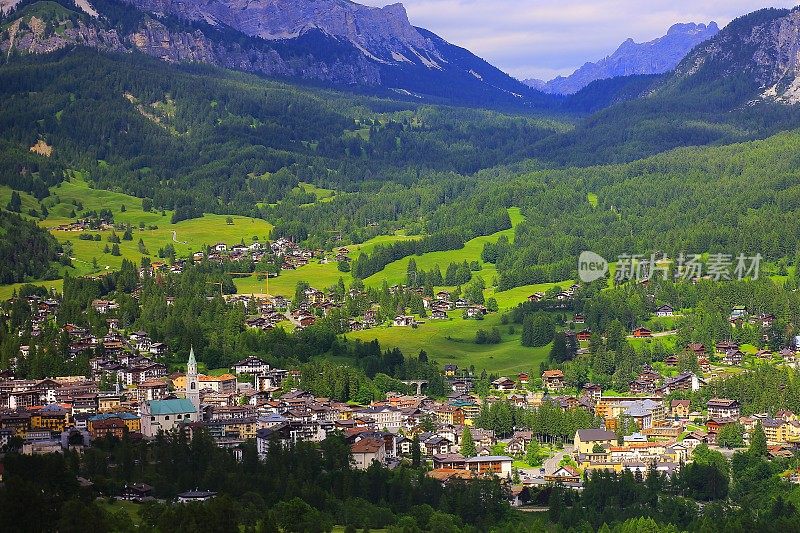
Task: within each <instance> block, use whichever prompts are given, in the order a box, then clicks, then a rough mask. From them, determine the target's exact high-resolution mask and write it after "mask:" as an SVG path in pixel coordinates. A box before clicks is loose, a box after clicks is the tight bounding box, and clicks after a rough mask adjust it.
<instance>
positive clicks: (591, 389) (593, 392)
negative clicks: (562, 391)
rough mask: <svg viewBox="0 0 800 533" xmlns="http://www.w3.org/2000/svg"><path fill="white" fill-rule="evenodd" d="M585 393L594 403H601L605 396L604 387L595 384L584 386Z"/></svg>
mask: <svg viewBox="0 0 800 533" xmlns="http://www.w3.org/2000/svg"><path fill="white" fill-rule="evenodd" d="M583 393H584V394H585V395H586V396H588V397H589V398H591V399H592V401H593V402H599V401H600V398H601V397H602V396H603V387H601V386H600V385H597V384H595V383H587V384H586V385H584V386H583Z"/></svg>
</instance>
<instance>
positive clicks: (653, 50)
mask: <svg viewBox="0 0 800 533" xmlns="http://www.w3.org/2000/svg"><path fill="white" fill-rule="evenodd" d="M718 32H719V27H718V26H717V24H716V23H715V22H710V23H709V24H707V25H706V24H696V23H691V22H690V23H679V24H674V25H673V26H672V27H670V28H669V30H668V31H667V33H666V35H664V36H662V37H659V38H657V39H653V40H652V41H648V42H644V43H637V42H635V41H634V40H633V39H631V38H628V39H626V40H625V41H624V42H623V43H622V44H621V45H620V46H619V48H617V50H616V51H615V52H614V53H613V54H611V55H610V56H608V57H606V58H604V59H601V60H600V61H597V62H595V63H586V64H584V65H583V66H582V67H581V68H579V69H578V70H576V71H575V72H574V73H572V74H571V75H569V76H566V77H564V76H559V77H557V78H555V79H553V80H550V81H549V82H546V83H545V84H544V86H542V85H541V82H536V81H535V80H531V81H526V83H528V85H529V86H531V87H537V88H540V90H543V91H545V92H549V93H556V94H573V93H576V92H578V91H579V90H581V89H582V88H584V87H586V86H587V85H589V84H590V83H591V82H593V81H596V80H603V79H608V78H616V77H618V76H631V75H636V74H662V73H664V72H668V71H670V70H673V69H674V68H675V66H676V65H677V64H678V63H679V62H680V61H681V60H682V59H683V58H684V57H686V54H687V53H689V51H690V50H691V49H692V48H694V47H695V46H697V45H698V44H700V43H702V42H704V41H707V40H708V39H710V38H712V37H713V36H715V35H716V34H717V33H718Z"/></svg>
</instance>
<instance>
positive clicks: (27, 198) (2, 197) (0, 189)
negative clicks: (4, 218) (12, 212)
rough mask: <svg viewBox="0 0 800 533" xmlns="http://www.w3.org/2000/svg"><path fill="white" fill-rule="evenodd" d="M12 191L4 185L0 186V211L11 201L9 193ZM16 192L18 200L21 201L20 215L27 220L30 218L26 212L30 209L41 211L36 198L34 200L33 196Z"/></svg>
mask: <svg viewBox="0 0 800 533" xmlns="http://www.w3.org/2000/svg"><path fill="white" fill-rule="evenodd" d="M12 190H13V189H11V187H7V186H5V185H0V208H1V209H5V208H6V206H7V205H8V201H9V200H11V192H12ZM17 192H19V197H20V200H22V209H20V214H22V215H23V216H25V217H27V218H30V217H29V216H28V212H29V211H30V210H31V209H35V210H36V211H39V209H41V208H40V206H39V201H38V200H37V199H36V198H34V197H33V196H31V195H30V194H28V193H26V192H21V191H17Z"/></svg>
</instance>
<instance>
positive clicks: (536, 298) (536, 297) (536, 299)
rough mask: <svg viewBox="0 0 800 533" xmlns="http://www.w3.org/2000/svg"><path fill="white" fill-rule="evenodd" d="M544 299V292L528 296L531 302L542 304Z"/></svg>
mask: <svg viewBox="0 0 800 533" xmlns="http://www.w3.org/2000/svg"><path fill="white" fill-rule="evenodd" d="M543 299H544V293H542V292H534V293H533V294H531V295H530V296H528V301H529V302H541V301H542V300H543Z"/></svg>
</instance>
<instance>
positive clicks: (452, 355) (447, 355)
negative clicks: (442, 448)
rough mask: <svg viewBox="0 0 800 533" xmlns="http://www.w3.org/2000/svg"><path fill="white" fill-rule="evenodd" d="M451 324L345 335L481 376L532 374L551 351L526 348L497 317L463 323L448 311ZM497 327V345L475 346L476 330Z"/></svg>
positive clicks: (432, 322) (431, 322) (439, 322)
mask: <svg viewBox="0 0 800 533" xmlns="http://www.w3.org/2000/svg"><path fill="white" fill-rule="evenodd" d="M449 315H450V317H451V318H450V320H430V319H426V320H425V323H424V324H421V325H420V326H419V327H417V328H416V329H412V328H406V327H387V326H382V327H378V328H373V329H369V330H364V331H356V332H352V333H348V334H347V338H348V339H361V340H363V341H371V340H373V339H377V340H378V342H380V344H381V347H383V348H394V347H398V348H400V350H401V351H402V352H403V353H404V354H405V355H411V356H413V355H416V354H418V353H419V351H420V350H425V351H426V352H427V353H428V357H429V358H430V359H431V360H434V359H435V360H436V361H437V362H438V363H439V364H440V365H443V364H450V363H452V364H457V365H458V366H459V367H461V368H465V367H469V366H470V365H475V368H476V369H477V370H478V372H480V371H481V370H482V369H484V368H485V369H486V370H487V371H488V372H496V373H507V374H513V373H515V372H521V371H530V370H535V371H537V372H538V368H539V363H540V362H541V361H544V360H545V359H546V358H547V355H548V354H549V353H550V347H549V346H545V347H541V348H526V347H524V346H522V345H521V344H520V336H521V332H522V329H521V327H520V326H518V325H515V326H514V329H515V333H513V334H511V333H509V329H508V328H509V326H503V325H501V324H500V316H499V315H498V314H491V315H488V316H487V317H486V319H485V320H482V321H475V320H464V319H463V318H461V311H451V312H450V313H449ZM492 327H498V328H499V329H500V332H501V335H502V342H501V343H500V344H475V342H474V340H475V332H476V331H477V330H478V329H485V330H489V329H491V328H492Z"/></svg>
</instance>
